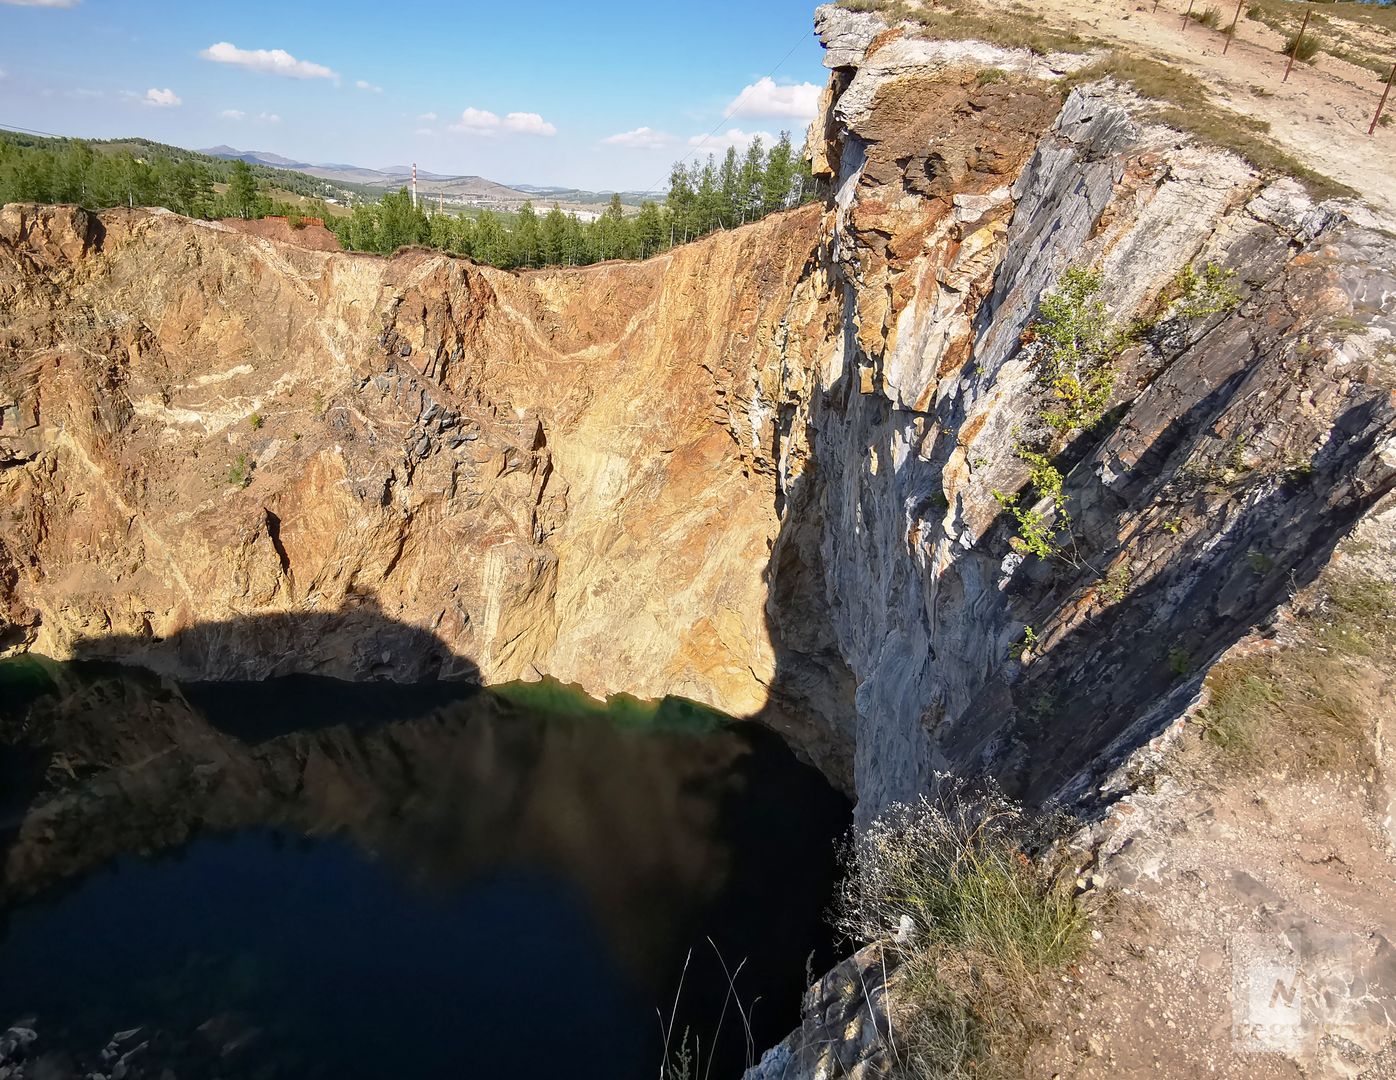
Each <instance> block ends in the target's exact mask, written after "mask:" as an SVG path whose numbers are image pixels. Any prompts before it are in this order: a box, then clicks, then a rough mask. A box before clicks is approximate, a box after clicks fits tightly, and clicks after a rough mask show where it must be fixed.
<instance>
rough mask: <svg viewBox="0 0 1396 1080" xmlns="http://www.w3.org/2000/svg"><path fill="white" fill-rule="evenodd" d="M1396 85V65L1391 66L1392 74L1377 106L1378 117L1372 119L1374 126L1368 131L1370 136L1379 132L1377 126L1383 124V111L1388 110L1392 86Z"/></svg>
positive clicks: (1387, 78) (1387, 79) (1388, 77)
mask: <svg viewBox="0 0 1396 1080" xmlns="http://www.w3.org/2000/svg"><path fill="white" fill-rule="evenodd" d="M1392 83H1396V64H1392V65H1391V74H1390V75H1388V76H1387V77H1386V89H1385V90H1383V91H1382V92H1381V102H1380V103H1379V104H1378V105H1377V115H1376V116H1374V117H1372V126H1371V127H1369V128H1368V129H1367V134H1368V135H1370V134H1372V133H1373V132H1374V131H1376V130H1377V124H1379V123H1381V111H1382V110H1383V109H1385V108H1386V99H1387V98H1388V97H1389V96H1390V95H1391V84H1392Z"/></svg>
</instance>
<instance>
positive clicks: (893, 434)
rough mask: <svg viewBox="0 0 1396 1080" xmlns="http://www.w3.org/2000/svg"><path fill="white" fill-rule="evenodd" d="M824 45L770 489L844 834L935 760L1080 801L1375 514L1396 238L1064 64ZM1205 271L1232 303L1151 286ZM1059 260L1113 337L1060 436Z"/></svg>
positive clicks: (936, 47)
mask: <svg viewBox="0 0 1396 1080" xmlns="http://www.w3.org/2000/svg"><path fill="white" fill-rule="evenodd" d="M819 29H820V32H821V34H822V35H823V38H824V40H825V42H826V44H827V45H828V52H827V58H826V62H827V63H828V64H829V65H830V66H831V67H832V68H833V69H834V70H833V76H832V78H831V82H830V91H829V93H828V94H827V95H826V113H825V116H824V117H823V118H822V119H821V120H820V121H817V122H816V124H815V130H816V131H820V130H822V132H823V134H824V137H825V150H824V152H823V154H822V155H820V156H818V157H817V159H816V167H817V168H820V169H821V170H822V171H823V172H824V174H825V175H826V176H827V177H828V178H829V179H830V181H831V182H832V183H833V184H834V186H835V191H836V196H835V199H834V207H833V208H832V209H831V211H830V215H829V219H830V220H829V222H828V224H827V227H826V234H825V242H826V248H825V251H826V257H827V259H828V262H829V263H830V266H831V276H832V277H833V279H834V281H835V287H836V288H838V289H839V290H840V291H841V293H842V304H843V317H842V319H841V325H840V329H841V334H840V336H839V337H838V338H836V339H835V340H834V341H832V342H831V344H830V348H829V350H828V351H827V352H826V353H825V354H824V355H823V356H822V357H821V361H822V363H821V368H820V370H819V372H818V393H815V394H812V395H810V396H809V398H808V399H807V400H806V401H803V402H802V403H801V405H800V406H799V407H798V408H797V410H796V412H797V415H796V417H795V419H794V420H793V421H792V423H791V430H792V432H795V433H798V437H799V439H801V440H803V445H804V446H806V447H807V448H808V451H807V455H805V456H806V457H807V460H808V461H809V462H810V467H806V468H805V469H804V470H803V471H800V470H794V469H790V470H786V471H784V472H783V473H782V477H781V481H782V486H783V491H785V492H786V495H787V504H788V505H792V506H797V507H798V506H800V505H806V504H817V505H818V506H819V507H820V509H821V511H822V513H821V514H820V515H819V520H818V524H817V526H816V528H817V530H818V545H819V550H820V556H821V560H822V563H823V565H824V568H825V602H826V604H827V610H828V611H829V613H830V617H831V620H832V627H833V631H834V633H835V636H836V638H837V641H838V647H839V652H840V654H841V655H842V656H843V657H844V658H845V660H846V661H847V663H848V665H849V666H850V668H851V669H852V672H853V675H854V678H855V680H856V683H857V694H856V714H857V717H856V739H855V744H856V761H855V780H856V788H857V791H858V794H859V798H860V804H859V805H860V811H861V812H862V813H863V814H864V815H865V816H866V815H867V814H870V813H874V812H876V810H877V809H878V808H879V807H881V806H883V805H885V804H886V803H887V802H888V801H890V800H894V799H905V798H909V797H914V796H915V795H916V794H917V793H919V792H921V791H924V790H926V789H927V787H928V786H929V785H930V784H931V782H932V775H933V773H934V771H935V770H937V769H951V770H955V771H958V772H969V773H978V772H986V771H987V772H989V773H991V774H993V775H996V776H997V777H999V778H1000V779H1001V780H1002V781H1003V782H1004V783H1005V785H1006V786H1008V787H1009V788H1010V789H1011V790H1013V791H1016V792H1017V793H1019V794H1021V795H1023V796H1025V797H1027V798H1029V799H1031V800H1042V799H1046V798H1050V797H1053V796H1060V795H1063V794H1067V795H1071V796H1073V797H1081V796H1084V795H1088V794H1089V793H1090V792H1091V790H1092V788H1093V787H1094V785H1095V784H1096V783H1097V782H1098V781H1099V779H1100V778H1101V777H1102V776H1103V775H1104V774H1105V773H1106V772H1107V771H1108V770H1109V769H1110V768H1113V767H1115V766H1117V765H1118V763H1119V761H1120V760H1121V758H1122V756H1123V755H1124V754H1125V753H1127V751H1128V750H1129V749H1130V748H1132V747H1134V746H1136V745H1138V744H1139V742H1140V741H1141V740H1143V739H1146V738H1148V737H1150V736H1151V735H1153V734H1155V733H1156V732H1157V731H1158V730H1159V728H1160V727H1161V726H1162V725H1163V724H1164V723H1165V722H1166V721H1167V720H1168V719H1170V718H1172V717H1173V716H1176V715H1177V713H1178V712H1179V711H1180V709H1181V708H1182V706H1183V705H1184V704H1185V703H1186V702H1187V701H1189V700H1190V699H1191V698H1192V697H1194V696H1195V693H1196V690H1197V686H1198V684H1199V682H1200V679H1201V677H1202V675H1203V673H1204V672H1205V670H1206V668H1207V666H1208V664H1209V663H1210V662H1211V660H1212V659H1213V658H1214V657H1215V656H1216V655H1218V653H1219V652H1220V651H1221V650H1222V649H1224V648H1226V647H1227V646H1228V645H1230V644H1231V643H1233V642H1234V641H1236V640H1237V639H1238V638H1239V637H1240V636H1242V635H1244V634H1245V633H1247V632H1248V631H1249V630H1250V628H1251V627H1252V626H1254V625H1256V624H1257V623H1263V622H1264V621H1265V620H1266V619H1267V618H1268V617H1269V616H1270V615H1271V614H1272V613H1273V611H1274V610H1275V608H1276V606H1277V605H1278V604H1280V603H1281V602H1282V601H1283V599H1284V597H1285V596H1286V595H1288V593H1289V592H1290V591H1291V590H1292V589H1293V588H1294V587H1295V586H1296V585H1297V584H1302V583H1303V582H1305V581H1307V580H1310V579H1311V578H1312V576H1313V575H1314V574H1315V573H1316V572H1317V570H1318V569H1319V568H1320V567H1321V566H1322V565H1323V564H1324V562H1325V561H1326V559H1327V558H1328V555H1329V554H1330V553H1331V551H1332V547H1333V545H1334V544H1335V543H1336V542H1337V540H1338V539H1339V538H1340V537H1341V536H1342V535H1344V534H1345V532H1346V531H1347V530H1348V529H1350V527H1351V526H1352V525H1353V523H1354V522H1355V521H1356V520H1357V519H1358V518H1359V517H1360V516H1361V515H1362V514H1363V513H1364V512H1366V511H1367V510H1368V509H1370V508H1371V507H1372V506H1374V505H1375V504H1377V503H1378V502H1379V501H1380V500H1382V499H1383V498H1384V497H1386V496H1387V495H1388V494H1389V493H1390V492H1391V491H1392V488H1393V483H1396V412H1394V411H1393V398H1392V388H1393V386H1396V365H1394V364H1393V342H1396V276H1393V272H1392V267H1393V266H1396V245H1393V243H1392V240H1391V236H1390V234H1389V233H1385V232H1381V231H1378V230H1377V229H1375V228H1372V227H1369V226H1368V225H1364V224H1359V223H1358V222H1360V221H1367V220H1369V218H1368V215H1367V214H1366V213H1365V212H1364V211H1363V210H1362V209H1361V208H1360V207H1356V206H1352V205H1338V204H1325V205H1322V206H1315V205H1313V204H1312V203H1311V201H1310V200H1309V199H1308V198H1307V196H1306V195H1305V194H1304V193H1303V191H1302V190H1301V189H1300V188H1299V187H1298V186H1297V185H1296V184H1295V183H1293V182H1291V181H1273V182H1272V181H1267V180H1264V179H1262V178H1261V177H1259V176H1258V175H1256V174H1255V172H1254V171H1253V170H1251V169H1250V168H1249V167H1247V166H1246V165H1245V164H1244V163H1243V162H1241V161H1240V160H1238V159H1237V158H1235V157H1233V156H1231V155H1229V154H1226V153H1224V152H1221V151H1218V150H1215V149H1211V148H1206V147H1199V146H1196V145H1194V144H1192V143H1191V142H1189V141H1188V140H1187V139H1185V138H1184V137H1183V136H1180V135H1179V134H1178V133H1177V132H1176V131H1172V130H1169V129H1166V128H1161V127H1158V126H1156V125H1151V124H1149V123H1148V122H1147V121H1146V120H1144V119H1142V118H1141V117H1142V116H1143V115H1145V111H1144V110H1143V109H1141V107H1140V103H1139V102H1138V101H1137V100H1135V99H1133V98H1132V97H1131V95H1129V94H1128V93H1126V92H1125V91H1124V90H1122V89H1121V88H1119V87H1116V86H1114V85H1113V84H1110V83H1104V84H1100V83H1097V84H1094V85H1088V86H1084V87H1080V88H1077V89H1073V90H1071V91H1070V92H1066V91H1064V90H1063V89H1062V88H1061V86H1060V85H1059V84H1060V81H1061V75H1062V73H1063V72H1067V71H1070V70H1072V69H1073V68H1076V67H1079V65H1080V64H1081V63H1082V60H1081V58H1079V57H1067V56H1049V57H1045V58H1044V57H1039V56H1035V55H1033V54H1031V53H1028V52H1026V51H1013V50H1007V49H1000V48H995V47H990V46H986V45H983V44H979V43H974V42H942V41H925V40H919V39H915V38H913V37H910V36H908V34H907V33H906V32H904V30H903V29H901V28H894V29H890V30H889V29H888V28H887V27H886V26H885V25H884V24H883V23H881V22H880V21H879V20H878V19H877V18H876V17H875V16H872V15H866V14H856V13H853V12H849V11H846V10H843V9H838V8H832V7H829V8H821V9H820V13H819ZM1208 263H1211V264H1214V265H1215V266H1216V267H1219V268H1224V270H1225V271H1227V272H1229V273H1231V274H1232V275H1234V276H1233V277H1232V278H1231V279H1230V280H1231V281H1232V283H1233V284H1234V287H1235V291H1236V293H1237V294H1238V296H1239V300H1240V302H1239V304H1238V305H1237V306H1236V307H1234V309H1232V310H1224V311H1218V312H1215V313H1212V314H1210V315H1194V316H1192V317H1189V315H1188V314H1187V313H1186V312H1185V311H1184V310H1183V306H1182V305H1180V304H1178V303H1176V302H1175V301H1174V296H1175V294H1176V290H1172V291H1170V287H1171V286H1172V285H1173V283H1174V282H1175V281H1176V280H1177V278H1178V275H1179V274H1180V272H1181V271H1182V270H1183V269H1184V267H1186V266H1188V265H1192V266H1194V267H1195V268H1201V267H1203V266H1204V265H1205V264H1208ZM1073 266H1074V267H1083V268H1087V267H1089V268H1095V269H1098V270H1099V271H1100V273H1101V280H1102V287H1101V289H1100V293H1099V296H1100V299H1102V300H1103V301H1104V302H1105V304H1106V306H1107V308H1108V310H1109V312H1110V315H1111V317H1112V318H1113V319H1114V320H1115V322H1116V323H1117V324H1118V325H1119V326H1120V327H1122V328H1124V327H1132V328H1133V332H1132V333H1130V334H1129V335H1128V338H1127V340H1128V342H1129V343H1128V345H1127V347H1125V348H1124V349H1123V350H1122V352H1121V354H1120V355H1119V357H1118V358H1117V359H1116V360H1115V361H1114V364H1113V366H1114V368H1115V370H1116V379H1115V383H1114V391H1113V394H1112V396H1111V398H1110V400H1109V402H1108V407H1107V408H1106V410H1105V415H1104V417H1103V418H1102V420H1101V422H1100V423H1098V424H1096V425H1094V426H1092V427H1090V428H1089V430H1085V431H1080V430H1076V431H1072V432H1070V433H1068V434H1062V433H1059V432H1057V431H1055V430H1053V429H1052V428H1051V426H1050V425H1048V424H1047V423H1046V422H1045V413H1046V412H1047V409H1048V403H1049V400H1050V391H1048V390H1045V389H1044V388H1043V387H1042V385H1041V382H1042V376H1041V371H1040V369H1039V368H1038V366H1037V365H1036V364H1035V363H1034V351H1033V350H1032V349H1029V348H1025V347H1024V343H1025V341H1026V340H1027V339H1030V338H1031V336H1032V331H1031V324H1032V322H1033V319H1034V318H1035V315H1036V311H1037V306H1038V303H1039V301H1040V299H1041V297H1042V296H1043V295H1044V294H1045V293H1047V292H1050V291H1051V290H1052V289H1053V288H1054V287H1056V285H1057V283H1058V282H1059V281H1060V280H1061V277H1062V275H1063V273H1064V271H1066V269H1067V268H1068V267H1073ZM1025 448H1032V449H1036V450H1038V451H1040V452H1043V453H1045V454H1046V455H1047V456H1049V457H1050V458H1051V459H1052V461H1053V464H1054V465H1055V466H1056V467H1057V468H1058V469H1059V470H1060V472H1061V473H1062V474H1063V476H1064V484H1063V495H1064V506H1065V508H1066V512H1067V514H1068V515H1069V517H1070V528H1069V530H1067V531H1066V532H1065V533H1064V534H1063V536H1062V537H1061V538H1059V541H1058V542H1059V544H1060V546H1061V548H1062V551H1061V553H1060V554H1059V555H1058V556H1057V557H1055V558H1050V559H1043V558H1039V557H1037V556H1034V555H1030V554H1025V553H1023V551H1022V545H1021V544H1020V543H1018V542H1015V540H1014V537H1013V533H1014V529H1015V526H1014V524H1013V522H1012V521H1011V520H1010V519H1009V516H1008V515H1007V514H1005V513H1004V510H1003V506H1002V498H1001V496H1002V495H1005V494H1012V493H1022V494H1021V495H1020V499H1021V501H1022V504H1023V505H1024V506H1030V505H1031V504H1033V502H1034V501H1035V499H1034V497H1033V495H1032V494H1031V493H1030V491H1028V490H1027V489H1026V485H1027V481H1028V474H1029V470H1030V464H1029V462H1028V461H1026V460H1025V459H1024V455H1023V450H1024V449H1025ZM996 493H998V494H996ZM1036 510H1037V511H1039V512H1040V513H1041V514H1042V515H1043V517H1044V519H1053V518H1055V519H1056V521H1057V524H1059V525H1060V524H1063V523H1064V519H1063V517H1062V516H1061V515H1060V514H1059V512H1058V511H1057V510H1055V509H1054V508H1053V505H1052V502H1051V501H1050V500H1045V499H1044V500H1040V501H1038V502H1037V506H1036ZM783 524H784V526H785V532H784V534H783V537H782V539H783V540H784V539H785V537H786V536H790V535H794V536H800V535H801V534H802V531H803V530H805V529H806V528H808V527H809V526H807V525H806V524H805V523H804V522H802V521H800V520H799V519H798V511H796V512H793V513H792V512H791V511H789V510H787V514H786V517H785V519H784V522H783ZM809 542H811V543H812V541H809Z"/></svg>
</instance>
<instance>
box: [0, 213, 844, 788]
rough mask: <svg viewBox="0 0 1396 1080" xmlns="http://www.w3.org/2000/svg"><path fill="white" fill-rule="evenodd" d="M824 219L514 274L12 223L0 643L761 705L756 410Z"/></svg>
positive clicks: (819, 303)
mask: <svg viewBox="0 0 1396 1080" xmlns="http://www.w3.org/2000/svg"><path fill="white" fill-rule="evenodd" d="M820 227H821V222H820V211H819V209H818V208H814V207H811V208H808V209H806V210H803V211H799V212H796V213H792V214H788V215H784V216H782V217H780V218H778V219H773V220H769V221H767V222H763V223H762V224H760V225H758V226H754V227H751V228H747V229H744V230H739V231H736V232H733V233H728V234H724V235H722V236H719V237H715V238H713V241H710V242H706V243H703V244H699V245H691V246H689V247H687V248H683V249H680V250H678V251H676V252H674V253H673V254H671V255H667V256H664V257H661V258H659V259H655V260H651V261H649V262H647V263H643V264H615V265H608V266H601V267H596V268H593V269H590V270H585V271H577V272H555V273H535V274H512V273H506V272H502V271H497V270H493V269H491V268H486V267H477V266H474V265H472V264H470V263H468V262H465V261H462V260H456V259H451V258H448V257H445V256H442V255H439V254H436V253H430V252H426V251H409V252H404V253H401V254H399V255H398V256H397V257H395V258H393V259H391V260H384V259H379V258H375V257H369V256H349V255H343V254H326V253H321V252H313V251H305V250H300V249H296V248H291V247H287V246H283V245H279V244H275V243H271V242H268V241H266V240H262V239H257V238H251V237H247V236H244V235H240V234H238V233H235V232H233V231H231V230H227V229H224V228H221V227H218V226H214V225H208V224H202V223H196V222H190V221H187V220H184V219H181V218H177V217H174V216H172V215H169V214H162V213H158V212H147V211H139V212H134V213H130V212H128V213H120V212H115V213H110V214H105V215H103V216H102V217H101V219H100V220H99V219H97V218H95V217H92V216H91V215H88V214H86V213H84V212H82V211H79V210H74V209H70V208H33V207H24V206H11V207H7V208H5V210H4V211H3V214H0V303H3V304H4V306H5V309H6V312H7V317H6V318H5V320H4V323H3V330H0V333H2V334H3V350H4V352H3V355H4V366H3V372H2V373H0V387H3V389H0V400H3V402H4V412H3V421H0V461H3V462H4V465H5V469H4V472H3V474H0V477H2V478H0V501H3V505H4V515H5V521H6V528H5V530H4V533H3V539H2V540H0V594H2V595H3V601H0V603H3V604H4V605H5V607H4V608H3V609H0V610H3V613H4V614H5V616H6V618H7V621H8V623H9V629H8V631H7V633H8V642H7V643H9V644H12V645H13V644H15V643H19V644H21V645H22V646H24V647H29V648H32V649H34V650H36V651H39V652H42V653H46V654H49V655H54V656H60V657H62V656H71V655H77V656H94V657H117V658H124V659H134V660H137V661H139V662H141V663H144V664H147V665H150V666H152V667H155V668H157V669H159V670H163V671H166V672H170V673H173V674H180V675H185V676H197V677H200V678H263V677H267V676H271V675H276V674H282V673H286V672H291V671H299V672H318V673H321V674H328V675H336V676H340V677H343V678H351V679H360V678H380V677H388V678H394V679H401V680H408V679H418V678H431V677H436V676H440V677H445V678H461V677H464V678H472V679H473V678H478V679H481V680H483V681H486V682H499V681H504V680H511V679H518V678H529V677H534V676H536V674H537V673H538V672H546V673H548V674H551V675H555V676H557V677H558V678H560V679H563V680H566V681H571V682H576V683H579V684H581V685H582V686H583V687H585V688H586V689H587V690H589V691H591V692H593V693H596V694H604V693H608V692H615V691H620V690H626V691H629V692H631V693H635V694H637V695H640V696H648V697H658V696H662V695H664V694H669V693H673V694H680V695H686V696H689V697H692V698H696V699H700V700H703V701H707V702H711V703H713V704H716V705H718V706H720V707H721V708H723V709H725V710H728V711H730V712H733V713H736V714H747V713H756V712H758V711H760V710H761V709H762V708H763V707H764V706H765V705H766V703H767V698H768V696H769V695H768V687H769V684H770V683H771V681H772V679H773V677H774V675H775V670H776V663H775V656H774V652H773V649H772V646H771V643H770V639H769V635H768V633H767V628H766V616H765V600H766V585H765V580H764V568H765V566H766V563H767V560H768V558H769V552H770V549H771V545H772V543H773V541H774V538H775V535H776V533H777V531H778V528H779V523H778V520H777V515H776V509H775V503H776V499H775V492H774V486H775V485H774V465H773V462H772V459H771V457H770V454H771V448H770V446H769V438H768V430H767V429H768V427H769V425H768V424H767V423H766V421H765V419H764V417H762V416H761V415H760V413H759V406H758V404H757V403H755V402H754V401H753V398H752V394H751V391H750V389H749V388H750V387H751V386H753V385H755V384H757V383H762V382H764V383H765V384H766V385H768V386H769V388H770V394H771V395H772V396H775V397H779V396H780V395H781V394H782V393H784V392H785V390H784V389H783V388H782V386H781V380H782V371H783V369H788V370H789V371H792V372H803V371H806V370H809V369H810V368H812V367H813V366H814V365H815V361H816V350H817V346H818V344H819V343H820V342H822V340H823V338H824V337H825V336H826V334H827V333H828V327H829V326H830V325H832V323H833V320H834V318H835V317H836V310H835V308H834V307H833V306H832V305H831V304H830V302H829V301H828V299H827V296H828V290H827V288H825V287H823V285H822V283H821V280H820V275H819V272H818V270H817V268H816V267H815V266H814V252H815V248H816V245H817V242H818V237H819V233H820ZM763 425H764V427H763ZM844 696H845V697H846V696H847V695H844ZM830 710H831V712H832V711H834V710H836V705H835V704H834V703H832V702H831V705H830ZM810 732H811V737H812V738H813V739H814V743H813V744H812V745H814V744H817V743H819V742H820V739H821V738H822V739H823V742H826V743H829V744H830V745H831V746H832V745H833V741H832V740H830V739H828V738H827V737H822V736H819V735H818V734H817V732H816V731H815V729H814V727H813V726H810ZM830 767H831V769H833V770H834V771H838V770H839V768H840V766H839V764H838V762H837V761H832V760H831V762H830ZM845 771H846V770H845Z"/></svg>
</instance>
